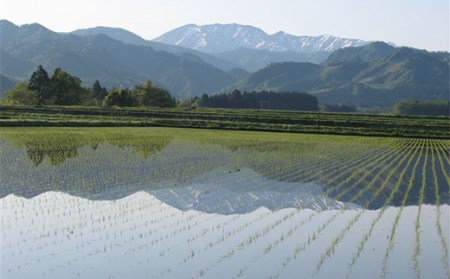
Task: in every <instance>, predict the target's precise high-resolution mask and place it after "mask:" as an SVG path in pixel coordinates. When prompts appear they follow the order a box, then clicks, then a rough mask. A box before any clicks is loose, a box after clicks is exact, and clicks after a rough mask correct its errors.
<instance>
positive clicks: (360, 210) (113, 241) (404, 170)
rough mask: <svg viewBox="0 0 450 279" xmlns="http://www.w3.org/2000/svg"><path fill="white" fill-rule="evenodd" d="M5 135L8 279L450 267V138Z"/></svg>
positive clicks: (417, 271) (92, 132)
mask: <svg viewBox="0 0 450 279" xmlns="http://www.w3.org/2000/svg"><path fill="white" fill-rule="evenodd" d="M0 133H1V138H0V154H1V156H0V173H1V175H0V185H1V187H0V202H1V208H2V212H1V213H2V214H1V231H2V239H1V240H2V243H1V247H2V276H1V277H2V278H130V277H132V278H159V277H164V278H198V277H204V278H230V277H243V278H266V277H267V278H299V276H300V278H365V277H367V274H373V276H374V277H377V278H412V277H416V278H420V277H422V278H428V277H429V276H427V275H429V274H433V278H450V274H449V271H448V270H449V264H448V243H449V242H448V241H449V239H448V235H449V224H448V223H449V217H450V216H449V206H448V204H449V174H448V169H449V167H450V160H449V156H448V150H449V149H448V146H449V142H448V141H441V140H419V139H395V138H392V139H376V138H357V137H333V136H315V135H291V134H276V133H256V132H223V131H222V132H219V131H199V130H181V129H2V130H0Z"/></svg>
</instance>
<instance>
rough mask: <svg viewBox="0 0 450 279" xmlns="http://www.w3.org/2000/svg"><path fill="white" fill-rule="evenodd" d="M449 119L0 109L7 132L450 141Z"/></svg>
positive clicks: (268, 112)
mask: <svg viewBox="0 0 450 279" xmlns="http://www.w3.org/2000/svg"><path fill="white" fill-rule="evenodd" d="M449 125H450V119H449V118H442V117H441V118H439V117H434V118H433V117H410V116H394V115H367V114H343V113H340V114H339V113H312V112H297V111H276V110H245V109H241V110H237V109H207V108H201V109H195V110H183V109H157V108H99V107H63V106H51V107H25V106H23V107H20V106H0V126H8V127H21V126H23V127H51V126H58V127H64V126H69V127H184V128H202V129H224V130H248V131H276V132H291V133H318V134H336V135H360V136H383V137H386V136H388V137H391V136H395V137H421V138H442V139H448V138H450V130H449V129H448V127H449Z"/></svg>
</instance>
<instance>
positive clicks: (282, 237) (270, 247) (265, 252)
mask: <svg viewBox="0 0 450 279" xmlns="http://www.w3.org/2000/svg"><path fill="white" fill-rule="evenodd" d="M317 214H318V213H317V212H312V213H310V214H309V215H308V216H307V217H308V218H306V219H304V220H301V221H300V222H299V223H296V224H295V226H294V227H291V228H289V229H288V228H287V229H286V230H285V231H284V232H282V233H281V234H280V235H279V236H278V237H276V238H275V239H274V240H272V241H271V242H269V243H267V244H266V245H265V246H264V249H263V253H260V254H258V255H255V256H254V257H253V258H252V259H251V260H249V261H248V262H247V264H246V265H245V266H244V267H241V268H240V269H239V270H238V271H237V272H236V274H235V276H236V277H242V276H243V275H244V274H245V271H246V270H247V269H248V268H249V267H250V266H249V263H256V262H257V261H258V260H259V259H260V258H261V257H263V256H266V255H268V254H269V253H270V252H271V251H272V250H273V249H275V248H276V247H277V246H278V245H279V244H281V243H283V242H284V241H286V240H288V239H289V238H290V237H291V236H293V235H294V233H295V232H296V231H297V230H298V229H300V228H301V227H303V226H304V225H305V224H307V223H308V224H309V223H310V222H311V220H312V219H313V217H315V216H316V215H317Z"/></svg>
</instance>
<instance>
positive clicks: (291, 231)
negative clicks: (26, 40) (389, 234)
mask: <svg viewBox="0 0 450 279" xmlns="http://www.w3.org/2000/svg"><path fill="white" fill-rule="evenodd" d="M398 143H399V144H398V145H397V147H399V146H401V145H400V142H398ZM401 143H402V144H405V143H404V142H401ZM375 155H376V156H378V155H379V153H376V154H375ZM385 155H390V156H392V155H393V154H392V152H388V153H386V154H385ZM376 156H374V157H376ZM382 157H384V156H382ZM366 160H368V158H366ZM341 167H342V169H347V168H345V166H341ZM344 173H346V172H344ZM331 175H332V174H331ZM343 212H344V210H341V211H340V212H339V213H343ZM339 213H337V214H334V215H333V216H331V217H330V218H329V219H328V220H327V221H326V222H325V223H324V224H323V225H322V226H320V227H319V229H318V231H316V232H315V233H314V234H313V236H312V237H310V238H308V241H307V242H305V243H304V244H306V243H307V244H308V245H309V244H311V243H312V242H313V241H314V240H316V239H317V236H318V235H320V234H321V231H322V230H324V229H325V228H326V227H327V226H328V225H329V224H330V223H332V222H333V221H334V220H336V219H337V217H338V215H339ZM315 216H317V215H316V214H312V215H311V216H310V218H309V220H308V221H311V220H312V218H313V217H315ZM359 216H360V214H358V215H357V216H356V220H357V218H359ZM356 220H355V222H356ZM298 227H299V226H296V227H295V228H298ZM294 231H295V230H289V231H288V232H287V233H286V235H285V234H282V235H281V236H280V238H279V239H284V238H285V237H286V236H289V235H292V233H293V232H294ZM278 243H279V241H277V240H276V241H275V244H278ZM275 246H276V245H273V244H272V243H271V244H269V245H268V247H270V249H267V247H266V249H265V252H266V253H267V252H268V251H270V250H271V249H272V248H274V247H275ZM306 247H307V245H304V246H303V247H302V248H303V249H298V250H297V251H298V252H300V251H301V250H305V249H306ZM292 258H296V255H294V257H288V258H287V259H286V260H285V261H284V262H283V266H285V265H287V264H288V263H289V262H290V261H291V260H292ZM253 262H254V261H253ZM247 267H248V266H247ZM245 269H246V268H245V267H244V268H241V269H240V271H239V272H238V275H239V276H242V275H243V274H244V271H245Z"/></svg>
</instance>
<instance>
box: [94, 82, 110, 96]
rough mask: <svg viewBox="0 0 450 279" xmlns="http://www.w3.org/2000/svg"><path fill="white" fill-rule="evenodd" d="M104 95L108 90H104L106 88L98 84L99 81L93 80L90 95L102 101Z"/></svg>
mask: <svg viewBox="0 0 450 279" xmlns="http://www.w3.org/2000/svg"><path fill="white" fill-rule="evenodd" d="M106 95H108V91H107V90H106V88H104V87H102V86H101V85H100V82H99V81H98V80H96V81H95V82H94V85H93V86H92V96H93V97H94V98H95V99H96V100H98V101H102V100H103V99H104V98H105V97H106Z"/></svg>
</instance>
